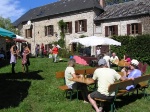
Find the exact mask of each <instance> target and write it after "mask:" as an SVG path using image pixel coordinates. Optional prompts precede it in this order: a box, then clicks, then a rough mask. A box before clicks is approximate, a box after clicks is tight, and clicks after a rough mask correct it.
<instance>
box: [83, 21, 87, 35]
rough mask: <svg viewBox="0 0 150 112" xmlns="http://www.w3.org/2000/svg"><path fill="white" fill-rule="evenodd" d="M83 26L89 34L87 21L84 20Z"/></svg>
mask: <svg viewBox="0 0 150 112" xmlns="http://www.w3.org/2000/svg"><path fill="white" fill-rule="evenodd" d="M83 24H84V26H83V27H84V31H85V32H87V20H86V19H85V20H84V22H83Z"/></svg>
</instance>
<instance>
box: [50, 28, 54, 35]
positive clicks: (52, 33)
mask: <svg viewBox="0 0 150 112" xmlns="http://www.w3.org/2000/svg"><path fill="white" fill-rule="evenodd" d="M51 35H52V36H53V35H54V25H52V26H51Z"/></svg>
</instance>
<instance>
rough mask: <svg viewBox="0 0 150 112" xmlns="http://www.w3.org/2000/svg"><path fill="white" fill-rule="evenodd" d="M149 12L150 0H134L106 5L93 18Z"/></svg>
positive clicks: (103, 18)
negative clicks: (101, 11)
mask: <svg viewBox="0 0 150 112" xmlns="http://www.w3.org/2000/svg"><path fill="white" fill-rule="evenodd" d="M143 14H150V0H135V1H130V2H125V3H120V4H114V5H110V6H106V7H105V8H104V12H103V13H102V14H100V15H99V16H98V17H97V18H95V20H108V19H116V18H123V17H131V16H137V15H143Z"/></svg>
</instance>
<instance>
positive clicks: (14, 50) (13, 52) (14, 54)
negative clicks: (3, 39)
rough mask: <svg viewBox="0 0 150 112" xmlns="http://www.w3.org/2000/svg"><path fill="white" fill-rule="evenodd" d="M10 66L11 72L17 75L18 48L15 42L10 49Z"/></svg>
mask: <svg viewBox="0 0 150 112" xmlns="http://www.w3.org/2000/svg"><path fill="white" fill-rule="evenodd" d="M10 53H11V54H10V55H11V57H10V64H12V68H11V71H12V73H13V74H15V65H16V59H17V48H16V43H15V42H14V43H13V44H12V46H11V48H10Z"/></svg>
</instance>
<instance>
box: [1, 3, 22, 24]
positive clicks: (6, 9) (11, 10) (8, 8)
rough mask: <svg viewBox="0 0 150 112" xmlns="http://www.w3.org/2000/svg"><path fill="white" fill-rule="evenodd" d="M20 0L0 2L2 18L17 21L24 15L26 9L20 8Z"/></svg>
mask: <svg viewBox="0 0 150 112" xmlns="http://www.w3.org/2000/svg"><path fill="white" fill-rule="evenodd" d="M19 3H20V2H19V0H0V16H2V17H3V18H10V19H11V21H14V20H16V19H17V18H19V17H20V16H21V15H23V14H24V12H25V9H23V8H21V7H20V6H19Z"/></svg>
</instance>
